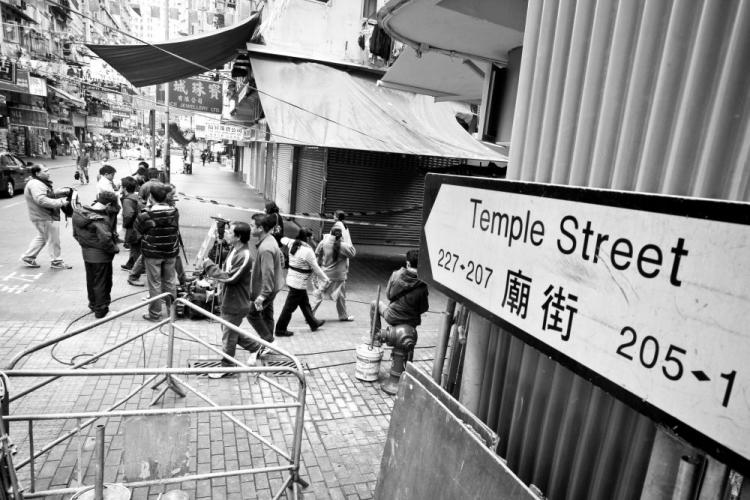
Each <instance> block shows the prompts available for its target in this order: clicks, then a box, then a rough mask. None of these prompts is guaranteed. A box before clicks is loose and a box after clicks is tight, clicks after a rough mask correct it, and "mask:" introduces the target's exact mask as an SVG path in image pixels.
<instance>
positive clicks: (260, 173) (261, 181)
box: [255, 142, 268, 193]
mask: <svg viewBox="0 0 750 500" xmlns="http://www.w3.org/2000/svg"><path fill="white" fill-rule="evenodd" d="M267 146H268V143H267V142H261V143H260V150H259V154H258V162H257V163H256V164H255V171H256V172H257V175H256V177H255V189H257V190H258V191H260V192H261V193H262V192H263V187H264V186H265V185H266V148H267Z"/></svg>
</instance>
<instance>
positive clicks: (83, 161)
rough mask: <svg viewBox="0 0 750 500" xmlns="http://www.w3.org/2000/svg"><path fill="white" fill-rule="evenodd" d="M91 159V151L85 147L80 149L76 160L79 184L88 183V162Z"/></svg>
mask: <svg viewBox="0 0 750 500" xmlns="http://www.w3.org/2000/svg"><path fill="white" fill-rule="evenodd" d="M90 161H91V152H90V151H89V149H88V148H87V147H83V148H82V149H81V155H80V156H79V157H78V159H77V160H76V168H77V169H78V173H79V177H80V181H81V184H84V183H85V184H88V183H89V162H90Z"/></svg>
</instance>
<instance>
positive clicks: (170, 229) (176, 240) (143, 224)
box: [135, 204, 180, 259]
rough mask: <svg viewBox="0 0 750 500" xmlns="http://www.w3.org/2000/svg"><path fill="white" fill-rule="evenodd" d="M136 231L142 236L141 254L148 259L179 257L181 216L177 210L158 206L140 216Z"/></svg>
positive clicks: (137, 220)
mask: <svg viewBox="0 0 750 500" xmlns="http://www.w3.org/2000/svg"><path fill="white" fill-rule="evenodd" d="M135 230H136V231H138V232H139V233H140V235H141V253H142V254H143V257H144V258H148V259H169V258H172V257H177V254H178V253H179V250H180V216H179V213H178V212H177V209H176V208H174V207H170V206H168V205H161V204H157V205H154V206H152V207H151V208H147V209H146V210H143V211H142V212H141V213H139V214H138V217H136V219H135Z"/></svg>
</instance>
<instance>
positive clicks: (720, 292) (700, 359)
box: [419, 174, 750, 470]
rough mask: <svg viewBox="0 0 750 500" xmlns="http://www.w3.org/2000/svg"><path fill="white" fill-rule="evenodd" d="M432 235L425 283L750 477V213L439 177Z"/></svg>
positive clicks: (431, 190)
mask: <svg viewBox="0 0 750 500" xmlns="http://www.w3.org/2000/svg"><path fill="white" fill-rule="evenodd" d="M423 231H424V237H423V239H422V247H421V250H422V251H421V253H420V262H419V264H420V267H419V272H420V276H421V277H422V278H423V279H425V280H426V281H428V282H430V283H432V284H434V285H435V286H436V287H437V288H438V289H440V290H441V291H443V292H445V293H446V294H448V295H449V296H451V297H453V298H455V299H457V300H460V301H462V302H466V303H469V304H470V305H471V306H472V307H473V309H474V310H475V311H477V312H479V313H480V314H482V315H484V316H487V317H489V318H491V319H492V320H494V321H495V322H496V323H498V324H500V325H502V326H503V327H504V328H505V329H507V330H508V331H510V332H511V333H513V334H514V335H516V336H518V337H519V338H521V339H522V340H523V341H525V342H526V343H528V344H530V345H533V346H535V347H537V348H538V349H539V350H541V351H543V352H544V353H546V354H548V355H550V356H552V357H553V358H555V359H556V360H558V361H559V362H561V363H562V364H563V365H565V366H567V367H569V368H571V369H572V370H574V371H576V372H577V373H579V374H581V375H583V376H584V377H586V378H588V379H590V380H592V381H594V382H595V383H597V384H599V385H601V386H602V387H603V388H604V389H605V390H607V391H609V392H611V393H613V394H614V395H616V396H617V397H619V398H621V399H623V400H624V401H625V402H626V403H628V404H630V405H631V406H633V407H634V408H637V409H639V410H640V411H642V412H644V413H645V414H647V415H649V416H651V417H652V418H654V419H656V420H657V421H659V422H663V423H666V424H667V425H668V426H669V427H670V428H672V429H674V430H675V431H676V432H677V433H678V434H681V435H683V436H685V437H686V438H688V439H690V440H691V441H694V442H695V444H697V445H699V446H702V447H703V448H704V449H705V450H707V451H711V452H712V453H714V452H716V453H717V454H718V455H720V456H721V457H723V458H724V459H725V460H728V461H729V463H734V464H736V467H738V468H741V469H744V470H748V465H750V418H748V416H749V415H750V397H748V394H749V393H750V369H748V367H747V366H748V365H747V364H746V363H747V360H748V359H750V334H749V332H748V325H750V251H749V249H750V204H747V203H734V202H725V201H713V200H705V199H690V198H680V197H671V196H660V195H651V194H643V193H630V192H620V191H606V190H597V189H586V188H572V187H565V186H555V185H544V184H532V183H522V182H509V181H501V180H493V179H487V178H467V177H456V176H448V175H435V174H429V175H428V176H427V179H426V186H425V203H424V229H423ZM716 450H718V451H716Z"/></svg>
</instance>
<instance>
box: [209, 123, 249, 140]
mask: <svg viewBox="0 0 750 500" xmlns="http://www.w3.org/2000/svg"><path fill="white" fill-rule="evenodd" d="M244 131H245V129H244V128H243V127H235V126H233V125H222V124H221V123H218V122H211V121H207V122H206V129H205V138H206V139H207V140H209V141H241V140H242V137H243V133H244Z"/></svg>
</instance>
